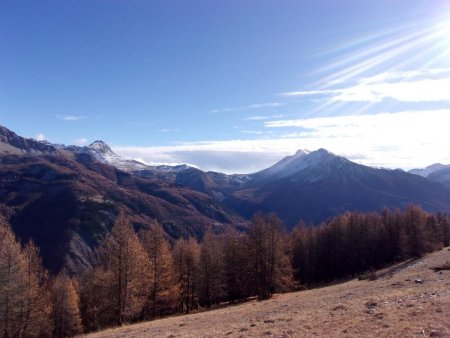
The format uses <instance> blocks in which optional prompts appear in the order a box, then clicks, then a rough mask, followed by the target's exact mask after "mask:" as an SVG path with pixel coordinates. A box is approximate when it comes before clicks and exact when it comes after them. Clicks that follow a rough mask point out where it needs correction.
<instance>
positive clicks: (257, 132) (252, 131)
mask: <svg viewBox="0 0 450 338" xmlns="http://www.w3.org/2000/svg"><path fill="white" fill-rule="evenodd" d="M241 132H243V133H244V134H253V135H262V134H263V132H262V131H260V130H248V129H244V130H242V131H241Z"/></svg>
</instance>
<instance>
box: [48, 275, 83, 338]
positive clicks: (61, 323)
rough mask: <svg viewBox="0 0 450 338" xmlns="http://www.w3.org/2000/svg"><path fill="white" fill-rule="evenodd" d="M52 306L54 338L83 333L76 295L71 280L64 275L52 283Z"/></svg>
mask: <svg viewBox="0 0 450 338" xmlns="http://www.w3.org/2000/svg"><path fill="white" fill-rule="evenodd" d="M53 304H54V309H53V319H54V335H55V337H71V336H74V335H77V334H79V333H82V332H83V326H82V324H81V316H80V304H79V297H78V293H77V290H76V288H75V285H74V282H73V280H72V279H71V278H70V277H68V276H67V275H66V274H64V273H62V274H60V275H58V276H57V277H56V278H55V279H54V281H53Z"/></svg>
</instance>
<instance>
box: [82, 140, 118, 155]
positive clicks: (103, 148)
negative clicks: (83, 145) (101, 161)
mask: <svg viewBox="0 0 450 338" xmlns="http://www.w3.org/2000/svg"><path fill="white" fill-rule="evenodd" d="M88 148H89V149H92V150H94V151H98V152H100V153H110V154H115V153H114V152H113V151H112V149H111V148H110V147H109V146H108V145H107V144H106V143H105V142H103V141H100V140H97V141H94V142H92V143H91V144H90V145H89V146H88ZM115 155H116V154H115Z"/></svg>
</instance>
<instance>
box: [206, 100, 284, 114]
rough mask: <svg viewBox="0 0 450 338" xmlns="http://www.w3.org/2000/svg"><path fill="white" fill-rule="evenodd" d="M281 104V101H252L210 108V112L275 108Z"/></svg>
mask: <svg viewBox="0 0 450 338" xmlns="http://www.w3.org/2000/svg"><path fill="white" fill-rule="evenodd" d="M283 105H284V103H282V102H267V103H254V104H250V105H248V106H241V107H227V108H221V109H213V110H211V113H226V112H233V111H245V110H254V109H261V108H275V107H281V106H283Z"/></svg>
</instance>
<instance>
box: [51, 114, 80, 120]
mask: <svg viewBox="0 0 450 338" xmlns="http://www.w3.org/2000/svg"><path fill="white" fill-rule="evenodd" d="M56 117H57V118H58V119H60V120H63V121H80V120H84V119H86V118H87V117H86V116H83V115H56Z"/></svg>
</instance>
